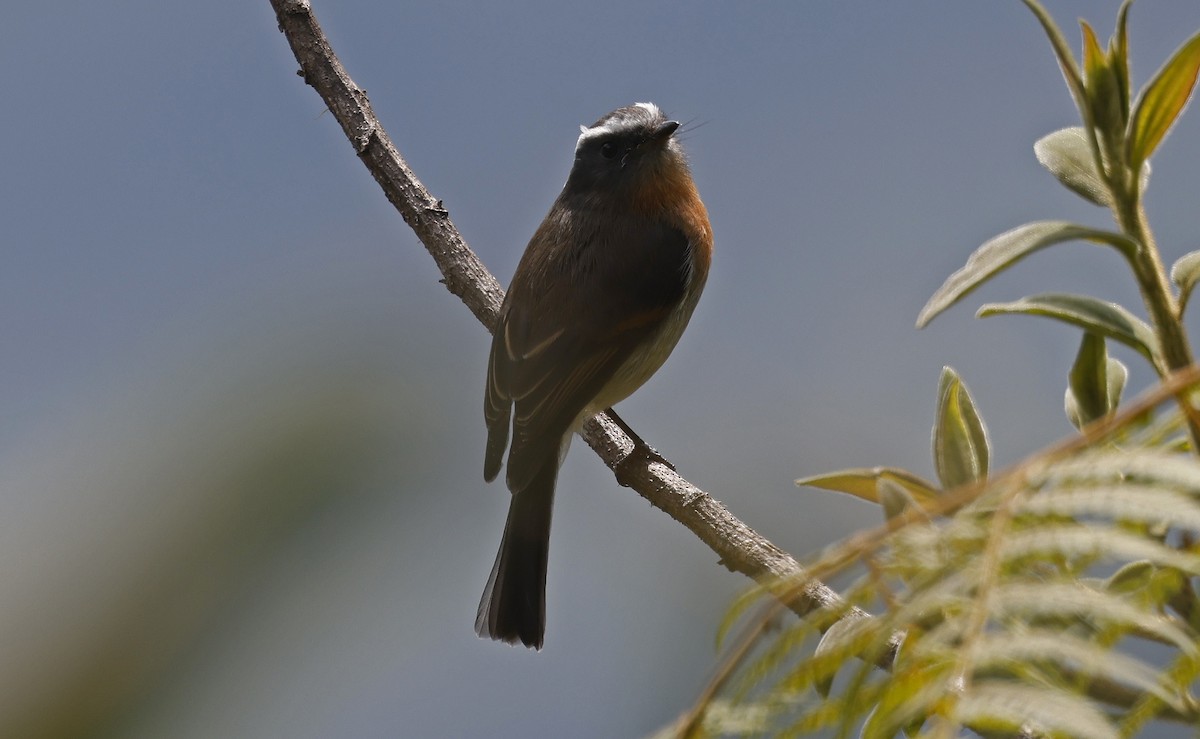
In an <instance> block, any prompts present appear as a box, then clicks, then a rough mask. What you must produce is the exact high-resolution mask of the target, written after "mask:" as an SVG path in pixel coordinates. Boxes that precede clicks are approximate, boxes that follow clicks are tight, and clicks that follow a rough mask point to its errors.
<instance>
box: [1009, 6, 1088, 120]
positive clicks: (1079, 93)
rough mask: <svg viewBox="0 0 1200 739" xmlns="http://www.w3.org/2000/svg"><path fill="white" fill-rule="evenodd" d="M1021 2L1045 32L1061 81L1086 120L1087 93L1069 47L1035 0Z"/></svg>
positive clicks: (1057, 28) (1044, 10)
mask: <svg viewBox="0 0 1200 739" xmlns="http://www.w3.org/2000/svg"><path fill="white" fill-rule="evenodd" d="M1022 2H1024V3H1025V7H1027V8H1029V10H1030V11H1031V12H1032V13H1033V14H1034V16H1035V17H1036V18H1037V19H1038V22H1039V23H1041V24H1042V30H1044V31H1045V32H1046V37H1047V38H1048V39H1049V40H1050V48H1052V49H1053V50H1054V56H1055V57H1056V58H1057V59H1058V66H1059V68H1060V69H1061V70H1062V74H1063V79H1064V80H1066V82H1067V89H1069V90H1070V91H1071V97H1072V98H1074V100H1075V105H1076V107H1078V108H1079V110H1080V112H1081V113H1083V115H1084V118H1085V120H1086V118H1087V113H1086V112H1084V111H1086V107H1087V92H1086V91H1085V90H1084V87H1083V76H1082V75H1081V74H1080V72H1079V65H1078V64H1077V63H1076V61H1075V57H1074V55H1073V54H1071V47H1070V46H1069V45H1068V44H1067V40H1066V38H1065V37H1064V36H1063V34H1062V31H1061V30H1060V29H1059V27H1058V24H1056V23H1055V22H1054V18H1052V17H1051V16H1050V14H1049V13H1047V12H1046V9H1045V8H1043V7H1042V6H1041V4H1040V3H1038V2H1037V0H1022Z"/></svg>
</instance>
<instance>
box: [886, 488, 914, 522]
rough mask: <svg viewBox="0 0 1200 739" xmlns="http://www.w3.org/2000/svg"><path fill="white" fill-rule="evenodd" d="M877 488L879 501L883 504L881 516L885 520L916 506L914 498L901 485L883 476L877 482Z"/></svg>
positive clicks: (889, 519) (900, 514)
mask: <svg viewBox="0 0 1200 739" xmlns="http://www.w3.org/2000/svg"><path fill="white" fill-rule="evenodd" d="M878 489H879V503H880V505H882V506H883V517H884V520H886V521H891V520H892V519H893V518H896V517H897V516H902V515H904V512H905V511H907V510H908V509H909V508H916V507H917V501H916V499H914V498H913V496H912V495H911V494H910V493H909V492H908V490H906V489H905V488H904V487H903V486H902V485H897V484H896V483H894V482H892V481H891V480H888V479H886V478H883V479H880V480H879V482H878Z"/></svg>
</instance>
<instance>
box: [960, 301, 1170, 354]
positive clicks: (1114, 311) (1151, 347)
mask: <svg viewBox="0 0 1200 739" xmlns="http://www.w3.org/2000/svg"><path fill="white" fill-rule="evenodd" d="M1014 313H1024V314H1027V315H1033V316H1045V317H1047V318H1057V319H1058V320H1060V321H1064V322H1066V323H1070V324H1072V325H1074V326H1079V327H1080V328H1082V329H1084V330H1085V331H1091V332H1093V333H1096V334H1100V335H1101V336H1106V337H1108V338H1110V339H1112V340H1114V341H1119V342H1121V343H1122V344H1125V345H1126V346H1129V347H1131V348H1133V349H1136V350H1137V351H1138V352H1139V353H1140V354H1141V355H1142V356H1144V357H1146V358H1147V359H1149V360H1150V362H1151V364H1153V365H1154V366H1155V367H1156V368H1158V367H1160V366H1161V360H1160V356H1161V355H1160V352H1159V349H1158V339H1157V338H1155V336H1154V331H1152V330H1151V329H1150V327H1149V326H1148V325H1146V322H1145V321H1143V320H1141V319H1140V318H1138V317H1137V316H1134V315H1133V314H1132V313H1130V312H1129V311H1128V310H1126V309H1125V308H1122V307H1121V306H1119V305H1117V304H1116V303H1110V302H1108V301H1105V300H1100V299H1099V298H1093V297H1091V296H1088V295H1067V294H1063V293H1044V294H1042V295H1032V296H1030V297H1027V298H1021V299H1020V300H1015V301H1013V302H1011V303H989V304H987V305H984V306H982V307H980V309H979V311H978V312H977V313H976V314H975V315H976V316H977V317H979V318H987V317H988V316H999V315H1009V314H1014Z"/></svg>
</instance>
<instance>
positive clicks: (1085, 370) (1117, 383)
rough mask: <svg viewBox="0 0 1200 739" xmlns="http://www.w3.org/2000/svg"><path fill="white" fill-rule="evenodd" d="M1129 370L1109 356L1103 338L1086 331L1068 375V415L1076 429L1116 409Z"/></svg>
mask: <svg viewBox="0 0 1200 739" xmlns="http://www.w3.org/2000/svg"><path fill="white" fill-rule="evenodd" d="M1128 376H1129V370H1127V369H1126V368H1125V365H1123V364H1121V363H1120V362H1118V361H1117V360H1115V359H1113V358H1112V357H1110V356H1108V351H1107V348H1106V347H1105V345H1104V337H1103V336H1100V335H1098V334H1094V333H1092V332H1090V331H1086V332H1084V334H1083V342H1082V343H1081V344H1080V345H1079V352H1078V353H1077V354H1076V355H1075V363H1074V364H1073V365H1071V372H1070V373H1069V375H1068V376H1067V396H1066V401H1065V403H1066V411H1067V418H1068V419H1069V420H1070V421H1071V423H1072V424H1073V425H1074V426H1075V428H1083V427H1084V426H1085V425H1087V424H1089V423H1091V422H1092V421H1095V420H1096V419H1098V418H1103V417H1104V416H1106V415H1108V414H1109V413H1112V412H1113V411H1114V410H1116V407H1117V404H1118V403H1119V402H1120V400H1121V392H1122V391H1123V390H1124V389H1125V380H1126V378H1127V377H1128Z"/></svg>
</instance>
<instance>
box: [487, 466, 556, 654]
mask: <svg viewBox="0 0 1200 739" xmlns="http://www.w3.org/2000/svg"><path fill="white" fill-rule="evenodd" d="M556 461H557V460H549V461H548V462H547V464H545V465H544V466H543V468H542V470H541V471H540V472H538V473H537V474H536V475H535V476H534V477H533V479H532V480H530V482H529V485H528V486H526V487H525V489H524V490H520V491H517V492H514V493H513V496H512V503H510V504H509V507H508V521H507V522H506V523H505V524H504V538H503V539H502V540H501V541H500V551H499V552H498V553H497V554H496V564H494V565H492V574H491V575H490V576H489V577H488V581H487V587H486V588H484V590H483V598H482V599H481V600H480V601H479V612H478V613H477V614H476V616H475V633H477V634H479V635H480V636H486V637H488V638H490V639H496V640H497V641H503V642H508V643H509V644H516V643H517V642H520V643H522V644H524V645H525V646H527V647H533V648H534V649H541V648H542V637H543V635H544V634H545V631H546V560H547V556H548V554H549V550H550V514H551V511H552V509H553V508H554V483H555V479H556V478H557V477H558V465H557V464H555V462H556Z"/></svg>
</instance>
